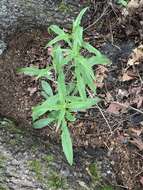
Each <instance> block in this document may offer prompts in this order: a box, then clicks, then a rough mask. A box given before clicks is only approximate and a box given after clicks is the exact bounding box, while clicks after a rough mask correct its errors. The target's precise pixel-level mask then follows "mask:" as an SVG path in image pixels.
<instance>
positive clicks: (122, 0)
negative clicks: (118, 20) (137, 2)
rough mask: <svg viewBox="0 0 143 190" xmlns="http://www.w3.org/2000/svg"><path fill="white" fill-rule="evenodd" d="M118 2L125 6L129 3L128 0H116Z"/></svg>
mask: <svg viewBox="0 0 143 190" xmlns="http://www.w3.org/2000/svg"><path fill="white" fill-rule="evenodd" d="M116 2H117V3H118V4H120V5H122V6H124V7H126V6H127V4H128V0H116Z"/></svg>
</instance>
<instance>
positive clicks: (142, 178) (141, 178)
mask: <svg viewBox="0 0 143 190" xmlns="http://www.w3.org/2000/svg"><path fill="white" fill-rule="evenodd" d="M140 183H141V185H142V186H143V176H141V177H140Z"/></svg>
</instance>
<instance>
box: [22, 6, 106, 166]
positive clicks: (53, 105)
mask: <svg viewBox="0 0 143 190" xmlns="http://www.w3.org/2000/svg"><path fill="white" fill-rule="evenodd" d="M86 10H87V8H85V9H83V10H82V11H81V12H80V14H79V15H78V16H77V18H76V20H75V21H74V22H73V28H72V32H71V33H67V32H65V31H64V30H63V29H61V28H59V27H58V26H57V25H52V26H50V27H49V31H52V32H54V33H55V34H56V35H57V36H56V37H55V38H54V39H52V40H51V41H50V42H49V43H48V44H47V45H46V47H45V48H47V47H50V48H51V49H52V53H51V56H52V65H50V66H48V67H47V68H45V69H39V68H36V67H27V68H22V69H20V70H19V72H23V73H24V74H29V75H32V76H37V77H38V78H41V89H42V92H41V94H42V95H43V97H44V98H45V100H44V101H43V102H42V103H41V104H39V105H37V106H35V107H34V108H33V109H32V118H33V127H34V128H36V129H40V128H43V127H45V126H48V125H49V124H53V123H56V126H57V127H56V130H58V129H59V128H60V130H61V141H62V147H63V151H64V154H65V156H66V158H67V160H68V162H69V163H70V164H71V165H72V163H73V148H72V140H71V136H70V132H69V129H68V122H73V121H75V120H76V117H75V113H76V112H78V111H80V110H86V109H88V108H91V107H92V106H94V105H96V104H97V103H98V102H99V98H98V97H96V85H95V79H96V77H95V74H94V70H93V66H94V65H97V64H108V63H109V60H108V59H107V58H106V57H105V56H104V55H102V54H101V53H100V52H99V51H98V50H97V49H96V48H94V47H93V46H92V45H90V44H89V43H88V42H85V41H84V40H83V27H81V25H80V22H81V19H82V16H83V14H84V13H85V11H86ZM61 41H62V42H64V45H61V43H60V42H61ZM83 50H84V51H88V52H89V55H90V56H83V55H82V51H83ZM53 71H54V75H55V76H56V77H55V81H53V80H52V78H51V73H52V72H53ZM68 71H70V76H71V81H70V82H69V81H68V80H67V78H68V76H69V74H67V73H69V72H68ZM50 83H54V86H56V88H55V90H54V91H53V89H52V88H51V85H50ZM89 92H93V97H90V96H89V94H88V93H89Z"/></svg>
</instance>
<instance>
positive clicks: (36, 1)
mask: <svg viewBox="0 0 143 190" xmlns="http://www.w3.org/2000/svg"><path fill="white" fill-rule="evenodd" d="M82 6H84V3H80V0H76V1H72V0H66V1H62V2H61V1H60V0H46V1H45V0H1V1H0V39H2V40H6V41H7V39H6V37H7V36H8V35H11V34H14V32H16V31H25V30H27V29H31V28H39V27H40V28H41V27H47V26H48V25H49V24H51V23H54V24H55V23H59V24H62V25H69V23H71V21H72V20H73V18H74V17H75V15H77V14H78V13H79V11H80V9H81V7H82ZM4 47H5V46H4ZM2 49H3V48H2ZM1 52H2V50H1V42H0V54H1Z"/></svg>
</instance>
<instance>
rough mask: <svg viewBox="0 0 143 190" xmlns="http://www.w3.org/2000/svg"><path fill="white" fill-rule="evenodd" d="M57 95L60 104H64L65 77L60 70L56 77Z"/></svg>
mask: <svg viewBox="0 0 143 190" xmlns="http://www.w3.org/2000/svg"><path fill="white" fill-rule="evenodd" d="M58 94H59V98H60V101H61V103H65V98H66V95H67V94H66V85H65V76H64V73H63V71H62V70H61V72H60V74H59V76H58Z"/></svg>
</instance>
